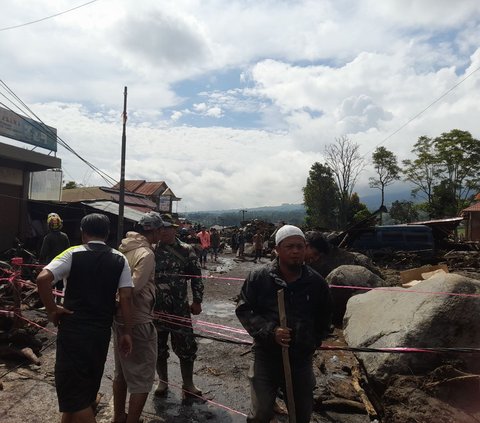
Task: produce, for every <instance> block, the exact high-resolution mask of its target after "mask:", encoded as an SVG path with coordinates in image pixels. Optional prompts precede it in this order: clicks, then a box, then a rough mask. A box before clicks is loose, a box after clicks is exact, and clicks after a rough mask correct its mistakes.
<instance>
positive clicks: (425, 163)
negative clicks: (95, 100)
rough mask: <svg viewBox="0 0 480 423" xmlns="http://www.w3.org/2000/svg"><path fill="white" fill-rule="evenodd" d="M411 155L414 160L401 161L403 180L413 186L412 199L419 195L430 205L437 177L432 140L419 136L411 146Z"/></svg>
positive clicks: (437, 171) (437, 169) (437, 168)
mask: <svg viewBox="0 0 480 423" xmlns="http://www.w3.org/2000/svg"><path fill="white" fill-rule="evenodd" d="M412 153H414V154H416V155H417V158H416V159H415V160H413V161H412V160H404V161H403V166H404V170H403V173H404V175H405V180H406V181H409V182H411V183H413V185H415V188H414V189H413V191H412V195H413V196H414V197H416V196H417V195H420V197H422V198H424V199H425V200H427V203H428V204H430V203H431V202H432V195H433V187H434V186H435V183H436V181H437V179H438V175H439V166H438V163H437V160H436V158H435V156H436V153H435V146H434V140H433V139H432V138H429V137H427V136H421V137H420V138H418V141H417V142H416V143H415V145H414V146H413V150H412Z"/></svg>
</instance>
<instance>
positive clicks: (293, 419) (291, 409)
mask: <svg viewBox="0 0 480 423" xmlns="http://www.w3.org/2000/svg"><path fill="white" fill-rule="evenodd" d="M277 299H278V315H279V316H280V327H281V328H286V327H287V315H286V314H285V298H284V296H283V289H279V290H278V291H277ZM282 359H283V370H284V373H285V387H286V389H287V392H286V394H287V404H288V419H289V422H290V423H297V416H296V413H295V401H294V399H293V384H292V371H291V369H290V360H289V357H288V347H282Z"/></svg>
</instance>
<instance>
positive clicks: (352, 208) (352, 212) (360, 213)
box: [347, 192, 370, 225]
mask: <svg viewBox="0 0 480 423" xmlns="http://www.w3.org/2000/svg"><path fill="white" fill-rule="evenodd" d="M369 215H370V211H369V210H368V208H367V206H366V205H365V204H363V203H361V202H360V197H359V196H358V194H357V193H356V192H354V193H353V194H352V195H351V197H350V200H349V202H348V209H347V225H350V224H352V223H356V222H359V221H360V220H363V219H364V218H366V217H368V216H369Z"/></svg>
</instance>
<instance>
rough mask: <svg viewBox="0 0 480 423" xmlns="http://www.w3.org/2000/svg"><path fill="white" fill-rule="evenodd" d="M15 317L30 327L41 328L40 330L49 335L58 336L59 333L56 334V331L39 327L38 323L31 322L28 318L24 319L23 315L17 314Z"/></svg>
mask: <svg viewBox="0 0 480 423" xmlns="http://www.w3.org/2000/svg"><path fill="white" fill-rule="evenodd" d="M15 315H16V316H17V317H18V318H19V319H22V320H25V321H26V322H27V323H28V324H30V325H32V326H35V327H37V328H39V329H42V330H44V331H45V332H49V333H51V334H53V335H57V332H56V331H53V330H50V329H47V328H45V327H43V326H41V325H39V324H37V323H35V322H33V321H31V320H29V319H27V318H26V317H23V316H22V315H21V314H18V313H15Z"/></svg>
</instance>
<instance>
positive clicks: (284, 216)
mask: <svg viewBox="0 0 480 423" xmlns="http://www.w3.org/2000/svg"><path fill="white" fill-rule="evenodd" d="M184 217H186V218H187V219H188V220H190V221H192V222H194V223H200V224H202V225H206V226H210V225H215V224H217V225H222V226H238V225H240V222H241V221H242V219H245V220H253V219H259V220H264V221H267V222H271V223H277V222H279V221H281V220H282V221H285V222H287V223H290V224H294V225H302V224H303V223H304V221H305V207H304V206H303V204H282V205H281V206H264V207H252V208H248V209H247V208H245V209H230V210H209V211H199V212H189V213H185V214H184Z"/></svg>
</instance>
